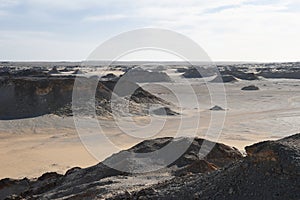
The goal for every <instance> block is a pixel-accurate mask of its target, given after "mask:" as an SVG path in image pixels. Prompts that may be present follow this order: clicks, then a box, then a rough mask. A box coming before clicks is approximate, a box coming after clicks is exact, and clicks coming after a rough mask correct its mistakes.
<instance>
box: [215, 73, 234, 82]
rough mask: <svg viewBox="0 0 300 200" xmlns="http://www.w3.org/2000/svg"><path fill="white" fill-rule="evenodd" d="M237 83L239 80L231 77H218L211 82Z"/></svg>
mask: <svg viewBox="0 0 300 200" xmlns="http://www.w3.org/2000/svg"><path fill="white" fill-rule="evenodd" d="M236 81H237V79H236V78H235V77H234V76H231V75H222V76H217V77H216V78H214V79H213V80H211V82H212V83H233V82H236Z"/></svg>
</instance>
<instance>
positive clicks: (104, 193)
mask: <svg viewBox="0 0 300 200" xmlns="http://www.w3.org/2000/svg"><path fill="white" fill-rule="evenodd" d="M172 140H173V138H158V139H154V140H146V141H144V142H141V143H139V144H137V145H136V146H134V147H132V148H130V149H128V150H127V152H129V153H149V152H155V151H157V150H159V149H161V148H162V147H164V146H165V145H167V144H169V143H170V142H171V141H172ZM187 142H188V143H190V142H191V145H190V147H189V148H188V149H187V150H186V152H185V153H184V154H183V155H182V156H180V157H179V158H178V159H177V160H176V161H174V162H173V163H171V164H169V165H168V166H167V167H166V168H164V169H161V170H159V171H155V172H151V173H144V174H130V173H126V172H120V171H118V170H115V169H111V168H109V167H107V166H106V165H104V164H103V163H99V164H97V165H95V166H92V167H89V168H85V169H80V168H73V169H70V170H69V171H68V172H66V174H65V175H59V174H57V173H53V172H52V173H46V174H44V175H42V176H41V177H39V178H38V179H34V180H28V179H24V180H10V179H4V180H1V181H0V199H3V198H6V197H7V198H8V199H55V198H64V199H82V198H85V199H106V198H108V199H109V198H112V199H114V198H118V197H119V198H122V197H124V195H125V196H129V197H130V196H131V195H132V194H133V193H131V192H128V191H139V190H142V189H144V188H147V187H149V186H150V185H155V184H158V183H159V182H163V181H166V180H170V179H172V178H174V177H176V176H186V175H187V174H199V173H207V172H212V171H215V170H217V169H219V168H221V167H224V166H226V165H228V164H230V163H232V162H235V161H238V160H240V159H241V158H242V155H241V153H240V152H239V151H238V150H236V149H234V148H231V147H229V146H226V145H223V144H219V143H217V144H216V145H215V146H214V147H213V149H212V151H211V152H210V153H209V154H208V155H207V156H205V157H203V158H201V159H200V158H199V157H198V152H199V150H200V148H201V147H204V148H208V146H211V145H212V144H213V143H212V142H210V141H204V140H203V139H199V138H196V139H195V140H193V139H191V138H178V139H175V140H174V144H175V145H174V146H173V147H174V149H171V150H172V151H177V150H178V148H180V145H182V144H184V143H187ZM204 142H205V143H204ZM122 152H124V151H122ZM122 152H120V153H118V154H115V155H113V156H111V157H110V158H108V159H107V160H110V161H113V162H114V163H116V164H118V163H123V164H125V165H126V166H123V167H124V168H126V167H128V168H129V167H136V166H135V165H132V166H131V164H132V163H134V162H133V161H135V160H136V158H137V157H135V156H131V157H122V156H121V155H122ZM165 156H166V157H164V156H162V159H164V158H165V159H167V156H168V155H167V154H166V155H165ZM139 158H140V155H139ZM107 160H106V161H107ZM106 161H104V163H105V162H106ZM131 161H132V162H131ZM145 162H148V163H147V164H148V165H149V167H151V165H153V162H151V161H150V160H145ZM150 192H151V190H150ZM152 192H153V191H152ZM145 194H147V192H145V191H142V192H140V195H145Z"/></svg>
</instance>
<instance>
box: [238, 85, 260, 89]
mask: <svg viewBox="0 0 300 200" xmlns="http://www.w3.org/2000/svg"><path fill="white" fill-rule="evenodd" d="M242 90H259V88H258V87H257V86H255V85H249V86H246V87H243V88H242Z"/></svg>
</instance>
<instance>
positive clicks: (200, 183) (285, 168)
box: [127, 134, 300, 200]
mask: <svg viewBox="0 0 300 200" xmlns="http://www.w3.org/2000/svg"><path fill="white" fill-rule="evenodd" d="M246 151H247V154H248V155H247V157H245V158H244V159H242V160H240V161H238V162H235V163H233V164H231V165H229V166H226V167H225V168H222V169H220V170H217V171H213V172H211V173H209V174H204V175H202V176H200V175H197V174H196V175H190V176H183V177H177V178H174V179H172V180H169V181H166V182H164V183H160V184H157V185H156V186H154V187H151V189H152V190H148V191H147V193H146V194H145V193H143V190H142V191H139V192H135V193H132V194H131V195H128V196H127V198H130V199H138V198H150V199H176V198H177V199H182V198H184V199H220V200H221V199H249V200H250V199H267V200H268V199H270V200H271V199H278V200H279V199H280V200H281V199H291V200H298V199H300V193H299V188H300V134H296V135H293V136H290V137H287V138H284V139H281V140H277V141H266V142H261V143H258V144H254V145H252V146H249V147H246ZM145 190H147V189H145Z"/></svg>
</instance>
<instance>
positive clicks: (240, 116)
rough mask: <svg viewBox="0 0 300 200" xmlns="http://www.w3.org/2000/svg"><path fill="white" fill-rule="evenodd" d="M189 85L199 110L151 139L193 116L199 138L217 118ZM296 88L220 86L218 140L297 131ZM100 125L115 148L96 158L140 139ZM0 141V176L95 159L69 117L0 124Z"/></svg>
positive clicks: (161, 92)
mask: <svg viewBox="0 0 300 200" xmlns="http://www.w3.org/2000/svg"><path fill="white" fill-rule="evenodd" d="M175 76H177V75H174V77H175ZM175 78H176V77H175ZM190 81H191V82H192V85H193V88H194V89H195V91H196V93H197V96H198V101H199V104H200V108H199V110H197V109H195V105H193V104H190V105H188V106H185V107H184V108H183V110H182V115H180V116H170V117H167V122H166V124H165V126H164V127H163V129H162V130H161V131H160V132H159V133H158V134H156V135H153V136H151V138H155V137H163V136H175V133H176V130H177V129H178V124H179V122H180V120H181V117H183V118H184V119H186V120H187V121H191V123H192V122H193V120H192V119H194V118H195V116H197V115H198V114H199V112H200V115H201V118H200V127H199V129H198V130H197V134H198V135H199V136H200V137H203V136H205V133H206V131H207V128H208V126H209V123H210V117H211V112H219V114H218V113H215V114H216V115H217V119H218V115H220V120H221V119H222V115H223V114H224V113H222V112H224V111H210V110H209V109H210V108H211V107H213V106H214V103H215V102H213V103H211V102H210V101H209V98H208V97H209V94H208V93H207V89H206V86H205V84H204V83H202V82H201V81H199V79H191V80H190ZM163 84H165V86H168V87H170V88H174V87H176V89H178V91H181V92H182V93H185V95H186V97H187V99H189V95H193V94H191V93H190V91H186V90H184V87H182V90H181V86H180V84H174V83H163ZM211 84H218V83H211ZM247 85H256V86H258V87H259V88H260V90H258V91H242V90H241V88H242V87H244V86H247ZM215 86H216V87H218V85H215ZM299 86H300V80H285V79H280V80H279V79H267V80H265V79H264V80H259V81H239V82H237V83H226V84H225V88H226V96H227V105H220V106H221V107H223V108H225V109H226V120H225V123H224V128H223V129H222V132H221V134H220V136H219V138H218V142H222V143H225V144H227V145H230V146H235V147H237V148H239V149H240V150H243V149H244V147H245V146H247V145H251V144H253V143H256V142H258V141H262V140H275V139H278V138H282V137H284V136H287V135H291V134H294V133H297V132H299V127H300V120H299V119H300V87H299ZM145 88H146V89H147V90H149V91H150V92H152V93H154V94H156V95H158V96H160V97H162V98H164V99H166V100H169V101H172V102H173V103H174V104H176V101H175V100H174V99H175V98H174V96H173V95H172V94H171V93H170V91H168V90H166V89H165V88H162V87H160V86H158V85H152V86H147V87H145ZM135 120H136V121H137V122H138V123H139V124H147V123H148V122H149V119H148V118H147V117H136V118H135ZM100 124H101V127H102V128H103V130H104V132H105V133H106V136H107V137H108V138H109V139H110V140H111V141H112V142H113V143H114V145H115V147H117V148H112V147H111V146H109V145H104V144H101V142H100V143H99V146H101V153H100V157H101V158H102V159H104V158H106V157H108V156H109V155H111V154H112V153H115V152H116V151H118V150H121V149H126V148H128V147H131V146H133V145H134V144H136V143H138V142H140V141H142V140H143V138H135V137H133V136H129V135H126V134H124V133H123V132H122V131H121V130H120V129H119V128H118V127H117V125H116V124H115V123H114V122H113V121H111V120H107V119H105V120H100ZM190 127H193V124H188V123H187V124H186V125H185V127H184V130H185V132H186V134H187V135H188V134H189V133H192V132H193V131H194V130H192V129H191V128H190ZM129 130H130V129H129ZM87 131H88V130H87ZM131 131H132V132H133V133H134V134H135V135H138V134H142V133H139V130H136V129H134V128H133V129H132V130H131ZM0 138H1V140H0V157H1V162H0V178H5V177H10V178H22V177H37V176H40V175H41V174H42V173H44V172H47V171H57V172H59V173H64V172H65V171H66V170H67V169H69V168H71V167H75V166H79V167H87V166H91V165H94V164H96V163H98V162H99V161H100V160H101V159H99V160H97V159H95V158H94V157H93V155H91V154H90V153H89V152H88V151H87V150H86V148H85V147H84V145H83V144H82V143H81V141H80V139H79V136H78V134H77V132H76V129H75V127H74V122H73V118H72V117H67V118H60V117H57V116H54V115H47V116H42V117H37V118H33V119H21V120H10V121H0ZM116 149H118V150H116Z"/></svg>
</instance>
